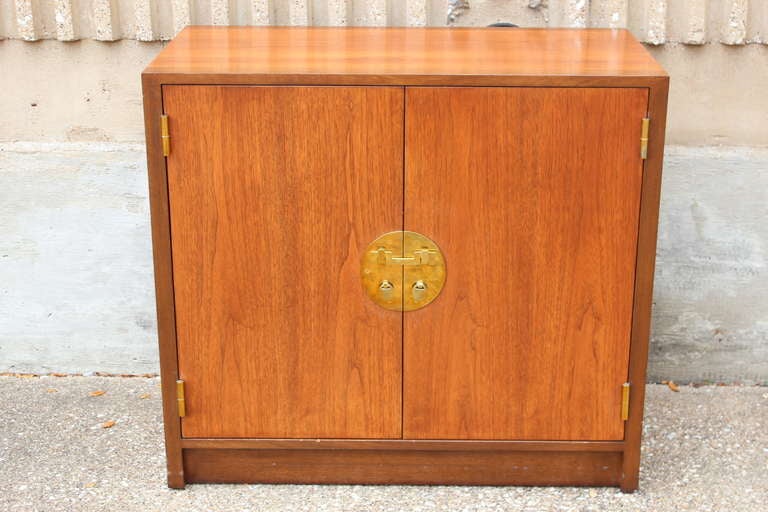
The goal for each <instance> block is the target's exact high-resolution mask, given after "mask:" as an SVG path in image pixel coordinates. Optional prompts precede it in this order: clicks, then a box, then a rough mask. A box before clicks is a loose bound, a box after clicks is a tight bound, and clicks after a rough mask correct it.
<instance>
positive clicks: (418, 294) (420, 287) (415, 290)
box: [411, 279, 427, 302]
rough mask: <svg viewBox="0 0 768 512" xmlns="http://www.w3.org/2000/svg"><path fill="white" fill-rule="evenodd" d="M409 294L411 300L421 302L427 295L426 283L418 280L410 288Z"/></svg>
mask: <svg viewBox="0 0 768 512" xmlns="http://www.w3.org/2000/svg"><path fill="white" fill-rule="evenodd" d="M411 293H412V294H413V300H414V301H415V302H421V301H422V300H423V299H424V296H425V295H426V294H427V283H425V282H424V281H422V280H421V279H419V280H418V281H416V282H415V283H413V286H412V287H411Z"/></svg>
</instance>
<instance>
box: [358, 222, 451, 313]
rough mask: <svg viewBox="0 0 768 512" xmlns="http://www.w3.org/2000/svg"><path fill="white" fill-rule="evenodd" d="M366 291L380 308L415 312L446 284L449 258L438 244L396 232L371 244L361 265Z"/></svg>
mask: <svg viewBox="0 0 768 512" xmlns="http://www.w3.org/2000/svg"><path fill="white" fill-rule="evenodd" d="M360 276H361V279H362V283H363V289H364V290H365V292H366V294H367V295H368V297H370V299H371V300H372V301H373V302H375V303H376V304H378V305H379V306H381V307H383V308H386V309H391V310H394V311H413V310H415V309H420V308H423V307H424V306H426V305H427V304H429V303H430V302H432V301H433V300H435V299H436V298H437V296H438V295H440V292H441V291H442V289H443V285H444V284H445V258H444V257H443V253H442V252H441V251H440V248H439V247H438V246H437V244H436V243H435V242H433V241H432V240H430V239H429V238H427V237H425V236H424V235H422V234H419V233H414V232H413V231H393V232H391V233H386V234H384V235H381V236H380V237H378V238H377V239H376V240H374V241H373V242H371V243H370V244H369V245H368V247H366V249H365V251H364V252H363V256H362V261H361V265H360Z"/></svg>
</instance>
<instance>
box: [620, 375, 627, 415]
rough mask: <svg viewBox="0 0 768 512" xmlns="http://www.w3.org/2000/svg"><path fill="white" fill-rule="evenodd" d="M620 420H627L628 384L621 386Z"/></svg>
mask: <svg viewBox="0 0 768 512" xmlns="http://www.w3.org/2000/svg"><path fill="white" fill-rule="evenodd" d="M621 419H622V420H624V421H627V420H628V419H629V382H625V383H624V384H622V385H621Z"/></svg>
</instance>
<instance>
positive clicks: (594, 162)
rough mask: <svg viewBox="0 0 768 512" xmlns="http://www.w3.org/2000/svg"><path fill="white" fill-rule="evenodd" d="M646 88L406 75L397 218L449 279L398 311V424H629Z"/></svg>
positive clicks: (450, 433)
mask: <svg viewBox="0 0 768 512" xmlns="http://www.w3.org/2000/svg"><path fill="white" fill-rule="evenodd" d="M647 101H648V92H647V89H642V88H638V89H590V88H582V89H577V88H572V89H568V88H415V87H414V88H408V89H407V91H406V213H405V229H408V230H412V231H418V232H421V233H425V234H427V235H428V236H430V237H431V238H433V239H434V240H435V242H437V244H438V245H439V246H440V247H441V249H442V250H443V252H444V254H445V258H446V262H447V274H448V278H447V281H446V284H445V288H444V289H443V292H442V294H441V295H440V297H438V299H437V300H436V301H435V302H433V303H432V304H431V305H430V306H429V307H426V308H424V309H421V310H418V311H414V312H411V313H408V314H406V316H405V323H404V353H405V357H404V437H406V438H418V439H430V438H432V439H525V440H620V439H622V438H623V436H624V422H623V421H622V419H621V413H620V411H621V407H620V401H621V385H622V383H623V382H625V381H626V379H627V371H628V358H629V346H630V329H631V323H632V301H633V286H634V274H635V255H636V247H637V229H638V215H639V202H640V187H641V180H642V160H641V158H640V131H641V119H642V118H643V117H644V116H645V113H646V108H647ZM408 285H409V282H408V271H407V270H406V275H405V284H404V286H405V287H406V288H407V287H408Z"/></svg>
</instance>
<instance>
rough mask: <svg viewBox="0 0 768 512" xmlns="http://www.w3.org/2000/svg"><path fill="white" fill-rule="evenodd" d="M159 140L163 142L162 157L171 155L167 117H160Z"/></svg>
mask: <svg viewBox="0 0 768 512" xmlns="http://www.w3.org/2000/svg"><path fill="white" fill-rule="evenodd" d="M160 139H161V140H162V141H163V156H168V155H170V154H171V135H170V134H169V133H168V116H167V115H165V114H163V115H161V116H160Z"/></svg>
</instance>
